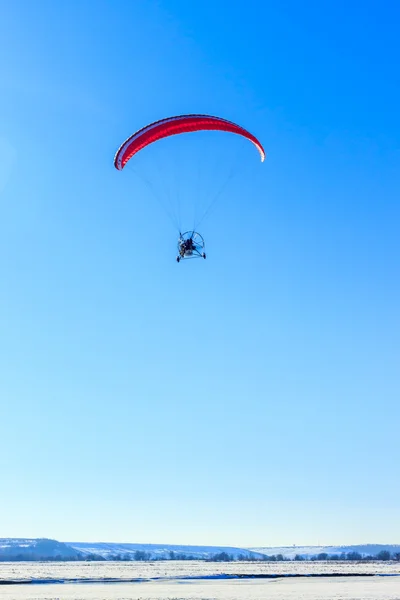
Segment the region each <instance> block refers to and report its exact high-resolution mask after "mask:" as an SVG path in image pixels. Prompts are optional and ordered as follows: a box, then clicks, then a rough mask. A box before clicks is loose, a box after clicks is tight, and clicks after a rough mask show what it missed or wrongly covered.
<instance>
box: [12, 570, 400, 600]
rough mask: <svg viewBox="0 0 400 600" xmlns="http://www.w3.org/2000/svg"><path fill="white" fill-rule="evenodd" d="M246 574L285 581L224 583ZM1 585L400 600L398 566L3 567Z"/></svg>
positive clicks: (89, 596)
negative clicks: (16, 582)
mask: <svg viewBox="0 0 400 600" xmlns="http://www.w3.org/2000/svg"><path fill="white" fill-rule="evenodd" d="M246 574H247V575H251V574H253V575H262V574H265V575H268V574H269V575H274V574H275V575H280V576H282V577H281V578H278V579H246V578H238V579H230V578H229V577H228V578H224V575H225V576H229V575H242V576H244V575H246ZM318 574H320V575H323V577H300V576H301V575H314V576H315V575H318ZM329 574H332V575H334V576H332V577H329ZM367 574H373V575H376V576H372V577H371V576H367ZM285 575H292V576H293V575H298V576H299V577H293V578H285V577H284V576H285ZM335 575H336V576H335ZM338 575H342V576H339V577H338ZM349 575H356V576H349ZM357 575H358V576H357ZM379 575H385V576H383V577H381V576H379ZM391 575H393V576H391ZM213 576H214V577H216V578H215V579H212V577H213ZM207 578H210V579H207ZM1 581H2V582H3V585H0V598H1V600H208V599H209V600H212V599H215V600H265V599H270V600H400V563H366V564H363V563H349V562H346V563H332V562H329V563H327V562H301V563H294V562H282V563H279V562H278V563H248V562H246V563H204V562H200V561H193V562H189V561H184V562H178V561H176V562H175V561H169V562H155V563H145V562H144V563H138V562H127V563H121V562H114V563H110V562H99V563H96V562H80V563H79V562H78V563H74V562H69V563H37V562H35V563H0V583H1ZM10 581H20V582H21V583H18V584H11V585H7V583H6V582H10ZM32 581H34V582H36V583H37V584H36V585H35V583H34V584H30V583H28V582H32ZM74 581H75V583H74ZM106 581H108V582H110V581H113V583H106ZM23 582H25V583H23Z"/></svg>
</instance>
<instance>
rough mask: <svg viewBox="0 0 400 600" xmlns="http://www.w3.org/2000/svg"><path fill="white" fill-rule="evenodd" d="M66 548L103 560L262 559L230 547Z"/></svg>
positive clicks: (100, 544) (105, 545) (97, 544)
mask: <svg viewBox="0 0 400 600" xmlns="http://www.w3.org/2000/svg"><path fill="white" fill-rule="evenodd" d="M66 543H67V545H68V546H70V547H71V548H73V549H74V550H76V551H78V552H79V553H81V554H82V555H90V554H96V555H99V556H102V557H103V558H105V559H108V560H109V559H110V558H111V557H112V556H116V555H122V556H124V557H125V558H126V559H134V557H135V554H136V553H137V552H139V553H145V554H146V556H147V558H148V559H150V560H157V559H171V558H176V559H179V557H180V556H182V555H184V556H185V557H189V556H190V557H193V559H209V558H211V557H212V556H215V555H216V554H221V553H222V552H224V553H226V554H229V555H230V556H232V557H233V558H234V559H236V560H237V559H238V558H239V557H247V558H262V557H263V556H262V554H261V553H260V552H257V551H255V550H249V549H247V548H233V547H230V546H178V545H173V544H117V543H106V542H93V543H88V542H66Z"/></svg>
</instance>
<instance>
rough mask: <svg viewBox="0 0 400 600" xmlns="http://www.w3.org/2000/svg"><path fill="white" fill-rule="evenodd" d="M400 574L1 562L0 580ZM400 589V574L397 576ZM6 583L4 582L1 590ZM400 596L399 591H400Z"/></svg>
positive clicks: (341, 567)
mask: <svg viewBox="0 0 400 600" xmlns="http://www.w3.org/2000/svg"><path fill="white" fill-rule="evenodd" d="M251 574H256V575H279V576H285V575H292V576H293V575H314V576H315V575H317V574H321V575H324V576H327V575H330V574H331V575H340V574H342V575H345V574H352V575H357V574H358V575H366V574H370V575H376V574H387V575H389V574H390V575H400V562H396V563H394V562H375V563H358V562H336V561H334V562H317V561H315V562H314V561H313V562H306V561H305V562H275V563H252V562H230V563H215V562H214V563H213V562H209V563H208V562H207V563H205V562H202V561H158V562H54V563H53V562H44V563H40V562H21V563H16V562H4V563H1V562H0V581H1V580H3V581H6V580H14V581H15V580H18V581H28V580H33V579H34V580H39V581H46V582H48V581H49V580H57V581H61V580H62V581H66V582H68V581H72V580H75V581H76V580H84V581H101V580H103V581H104V580H105V579H106V580H114V581H116V580H125V581H126V580H142V581H150V580H160V579H163V580H174V579H181V580H182V579H188V578H190V579H192V580H193V578H207V577H215V576H219V577H220V576H227V575H242V576H243V575H251ZM397 584H398V586H399V590H400V577H399V579H398V580H397ZM3 589H4V587H3V586H2V588H1V590H3ZM399 599H400V593H399Z"/></svg>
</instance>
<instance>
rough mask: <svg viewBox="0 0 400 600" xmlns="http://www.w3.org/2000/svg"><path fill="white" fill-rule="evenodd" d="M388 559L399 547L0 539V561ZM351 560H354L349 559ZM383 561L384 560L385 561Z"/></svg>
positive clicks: (386, 545)
mask: <svg viewBox="0 0 400 600" xmlns="http://www.w3.org/2000/svg"><path fill="white" fill-rule="evenodd" d="M382 551H386V552H389V553H390V555H391V556H394V555H395V554H396V553H400V545H395V544H392V545H388V544H364V545H356V546H282V547H277V546H262V547H257V548H236V547H231V546H181V545H175V544H129V543H127V544H121V543H107V542H66V543H63V542H58V541H57V540H49V539H45V538H42V539H20V538H0V561H24V560H25V561H29V560H32V561H39V560H66V561H68V560H171V559H175V560H188V559H193V560H214V559H215V560H232V559H233V560H246V559H248V560H257V559H263V558H265V557H270V556H275V557H277V556H278V555H282V557H284V558H285V559H290V560H293V559H294V558H295V557H296V560H297V559H298V558H299V557H301V558H303V559H305V560H307V559H313V558H314V559H315V558H316V557H318V555H320V554H325V555H328V556H338V557H341V556H342V555H343V558H349V556H348V555H349V554H350V553H354V554H358V555H359V557H366V556H377V555H378V554H379V553H380V552H382ZM351 558H352V559H353V560H354V557H351ZM384 560H386V559H384Z"/></svg>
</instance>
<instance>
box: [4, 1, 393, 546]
mask: <svg viewBox="0 0 400 600" xmlns="http://www.w3.org/2000/svg"><path fill="white" fill-rule="evenodd" d="M399 19H400V7H399V4H398V2H394V1H393V2H390V1H386V2H385V1H383V2H372V1H371V2H360V1H358V0H356V1H355V2H352V3H350V4H349V3H348V2H344V1H341V0H339V1H338V0H335V1H331V0H327V1H326V2H323V3H322V4H321V2H316V1H315V2H312V1H306V2H302V3H299V2H295V1H294V0H293V1H284V0H283V1H282V2H273V3H271V2H261V1H260V0H247V1H246V2H232V3H230V6H228V3H227V2H226V0H212V1H211V0H202V1H201V2H198V1H197V0H193V1H192V2H188V1H187V0H159V1H153V0H135V1H134V2H132V1H128V0H123V1H121V2H119V3H117V2H114V1H113V0H108V1H106V0H93V1H91V0H86V1H85V2H82V1H80V0H69V1H66V0H65V1H62V2H57V3H55V2H53V1H52V0H48V1H46V0H37V1H36V2H29V1H28V0H26V1H18V0H15V1H14V2H9V3H5V4H3V6H2V16H1V21H0V73H1V77H0V211H1V218H0V274H1V276H0V398H1V403H0V514H1V528H0V537H1V536H13V537H39V536H40V537H41V536H46V537H53V538H56V539H59V540H63V541H68V540H76V541H126V542H154V543H159V542H160V543H182V544H184V543H193V544H202V543H204V544H231V545H249V546H252V545H274V544H276V545H277V544H317V543H321V544H330V543H332V544H338V543H343V544H348V543H366V542H376V543H378V542H382V543H391V542H392V543H395V542H397V543H399V541H400V518H399V497H400V467H399V465H400V446H399V422H400V409H399V400H400V318H399V306H400V278H399V276H400V267H399V258H400V236H399V219H400V201H399V200H400V169H399V167H400V111H399V106H400V83H399V77H398V65H399V61H400V44H399V36H398V23H399ZM192 112H198V113H211V114H218V115H221V116H224V117H225V118H228V119H231V120H234V121H236V122H238V123H240V124H241V125H243V126H244V127H247V128H248V129H249V130H250V131H252V132H254V133H255V134H257V135H258V137H259V138H260V139H261V141H262V142H263V144H264V146H265V148H266V150H267V153H268V157H267V161H266V162H265V164H263V165H261V164H260V163H259V162H258V160H259V159H258V158H257V153H256V151H255V150H254V149H253V148H251V147H249V148H247V146H246V149H245V150H244V153H243V161H244V162H245V163H246V167H247V166H248V165H247V163H249V165H250V162H251V169H252V170H251V174H250V176H246V175H245V176H244V177H241V176H239V175H238V179H237V183H236V184H235V186H234V187H233V190H232V193H231V195H229V196H228V197H226V196H225V199H224V200H222V201H221V204H220V205H219V206H218V209H216V210H215V212H214V213H213V214H212V215H211V216H210V218H209V219H208V221H207V223H205V224H204V229H202V233H203V234H204V236H205V238H206V242H207V251H208V257H207V260H206V261H192V262H187V263H185V264H180V265H177V263H176V262H175V252H176V250H175V243H176V232H175V231H174V230H173V228H172V226H171V224H170V223H169V221H168V219H167V218H166V216H165V215H164V213H163V212H162V210H161V209H160V207H159V206H158V205H157V203H156V202H153V201H152V200H151V199H150V197H149V194H148V192H147V191H146V189H145V188H144V187H143V186H142V187H140V186H139V184H138V182H137V180H136V178H135V176H134V174H133V173H131V172H128V171H127V172H125V171H123V172H122V173H118V172H117V171H116V170H115V169H114V167H113V164H112V161H113V157H114V153H115V151H116V149H117V148H118V146H119V144H120V143H121V142H122V141H123V140H124V138H126V137H127V136H128V135H130V134H131V133H132V132H133V131H135V130H136V129H138V128H140V127H142V126H144V125H145V124H147V123H149V122H151V121H152V120H156V119H159V118H162V117H164V116H168V115H174V114H182V113H192ZM221 135H222V136H223V139H224V141H223V142H222V141H221V144H227V147H228V146H229V148H230V147H231V143H232V144H233V140H232V136H230V135H229V134H227V137H226V136H224V134H221ZM188 137H190V136H188ZM192 139H193V138H192ZM199 139H200V138H199ZM213 139H214V138H213ZM174 143H175V142H174ZM189 143H190V144H191V143H192V142H189V141H188V144H189ZM199 143H200V142H199ZM218 143H219V142H218ZM201 144H202V146H201V147H202V148H203V147H204V149H205V152H206V153H207V140H206V139H205V138H204V136H203V137H201ZM199 147H200V146H199ZM160 148H161V146H160ZM253 159H254V168H253ZM167 166H168V163H167ZM210 177H211V175H210ZM211 179H212V177H211ZM160 181H162V179H161V180H160ZM211 183H212V181H211ZM190 185H191V181H190V180H189V187H190ZM192 187H193V188H195V185H194V183H193V186H192ZM188 200H190V198H189V199H188Z"/></svg>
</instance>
